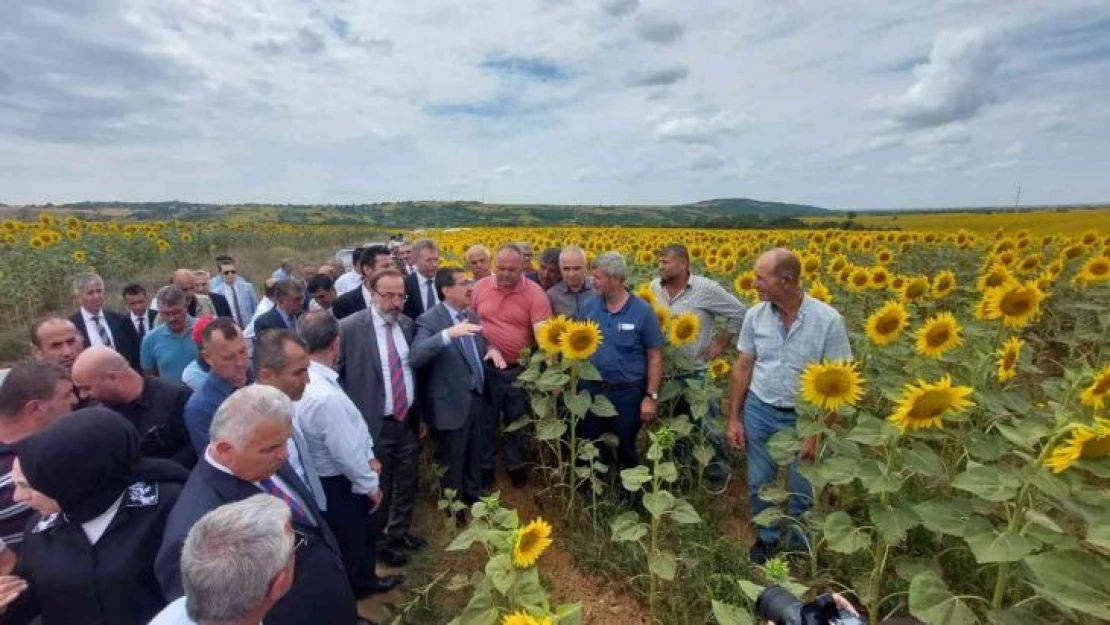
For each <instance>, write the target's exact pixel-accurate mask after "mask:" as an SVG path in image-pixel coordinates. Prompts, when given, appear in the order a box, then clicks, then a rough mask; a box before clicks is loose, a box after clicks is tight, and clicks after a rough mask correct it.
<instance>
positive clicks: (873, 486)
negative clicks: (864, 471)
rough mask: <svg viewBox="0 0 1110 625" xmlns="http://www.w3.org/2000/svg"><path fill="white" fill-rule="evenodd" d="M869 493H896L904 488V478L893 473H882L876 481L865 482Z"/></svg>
mask: <svg viewBox="0 0 1110 625" xmlns="http://www.w3.org/2000/svg"><path fill="white" fill-rule="evenodd" d="M861 481H862V482H863V485H864V486H865V487H866V488H867V492H869V493H872V494H875V495H877V494H880V493H896V492H898V491H899V490H900V489H901V488H902V478H900V477H898V475H896V474H893V473H881V474H879V475H878V476H876V477H875V478H874V479H871V480H868V481H863V480H861Z"/></svg>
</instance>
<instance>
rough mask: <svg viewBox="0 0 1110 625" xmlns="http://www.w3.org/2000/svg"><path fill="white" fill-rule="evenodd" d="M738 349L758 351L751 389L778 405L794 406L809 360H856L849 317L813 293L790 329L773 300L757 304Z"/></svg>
mask: <svg viewBox="0 0 1110 625" xmlns="http://www.w3.org/2000/svg"><path fill="white" fill-rule="evenodd" d="M737 348H738V349H739V350H740V351H741V352H744V353H745V354H754V355H755V369H754V370H753V371H752V383H751V386H750V388H749V390H750V391H751V392H752V393H755V396H756V397H758V398H759V399H760V400H761V401H763V402H764V403H767V404H771V405H772V406H775V407H777V408H793V407H794V403H795V400H796V398H797V396H798V386H799V380H800V378H801V375H802V371H804V370H805V368H806V366H807V365H808V364H809V363H811V362H815V361H820V360H851V359H852V347H851V345H849V344H848V331H847V330H846V329H845V328H844V318H843V317H841V316H840V313H838V312H837V311H836V309H834V308H833V307H832V306H829V305H828V304H826V303H824V302H822V301H820V300H816V299H814V298H812V297H810V296H808V295H806V296H804V297H803V298H802V305H801V307H800V308H799V309H798V318H797V319H795V320H794V323H793V324H791V326H790V331H789V332H786V331H785V328H783V326H782V317H781V316H780V315H779V311H778V309H777V308H775V307H774V306H773V305H772V304H771V303H770V302H760V303H758V304H756V305H755V306H752V307H751V308H750V309H748V314H747V315H745V316H744V327H743V329H741V330H740V341H739V342H738V344H737Z"/></svg>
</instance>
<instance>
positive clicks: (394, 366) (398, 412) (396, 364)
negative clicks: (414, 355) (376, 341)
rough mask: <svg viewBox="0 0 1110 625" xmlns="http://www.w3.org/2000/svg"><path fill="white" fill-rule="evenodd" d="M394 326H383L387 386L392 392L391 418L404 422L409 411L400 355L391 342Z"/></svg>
mask: <svg viewBox="0 0 1110 625" xmlns="http://www.w3.org/2000/svg"><path fill="white" fill-rule="evenodd" d="M393 328H394V324H392V323H389V322H386V324H385V345H386V349H387V351H388V356H389V386H390V388H391V389H392V391H393V418H394V419H396V420H398V421H404V420H405V415H406V414H407V413H408V410H409V397H408V393H407V392H406V391H405V370H404V368H402V367H401V354H400V353H399V352H398V351H397V344H396V343H395V342H394V341H393Z"/></svg>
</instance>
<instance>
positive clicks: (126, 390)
mask: <svg viewBox="0 0 1110 625" xmlns="http://www.w3.org/2000/svg"><path fill="white" fill-rule="evenodd" d="M73 386H74V388H75V389H76V390H77V394H78V395H79V396H80V397H81V398H82V399H85V400H95V401H98V402H100V403H101V404H103V405H104V406H105V407H107V408H111V409H112V410H115V411H116V412H118V413H120V414H121V415H123V416H124V417H126V418H127V420H128V421H130V422H131V424H132V425H134V426H135V428H136V429H137V430H139V435H140V436H141V437H142V441H141V448H142V453H143V455H144V456H147V457H151V458H169V459H171V460H175V461H177V462H179V463H180V464H181V465H182V466H185V467H186V468H191V467H192V466H193V465H194V464H196V462H197V457H196V454H195V453H193V447H192V445H190V444H189V434H188V432H187V431H186V429H185V416H184V415H185V404H186V403H187V402H188V401H189V397H190V396H191V395H192V393H193V391H192V390H191V389H190V388H189V387H187V386H185V385H184V384H181V383H178V382H173V381H170V380H164V379H162V378H155V377H148V376H142V375H139V374H138V373H136V372H135V370H134V369H132V368H131V367H129V366H128V365H127V360H125V359H124V358H123V357H122V356H120V355H119V354H117V353H116V352H115V351H113V350H111V349H109V348H106V347H101V346H96V347H90V348H89V349H86V350H85V351H84V352H82V353H81V355H80V356H78V357H77V361H76V362H74V363H73Z"/></svg>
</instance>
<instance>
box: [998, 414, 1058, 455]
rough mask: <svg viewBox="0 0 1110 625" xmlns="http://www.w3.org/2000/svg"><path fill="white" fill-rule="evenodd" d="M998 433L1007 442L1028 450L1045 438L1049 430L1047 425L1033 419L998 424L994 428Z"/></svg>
mask: <svg viewBox="0 0 1110 625" xmlns="http://www.w3.org/2000/svg"><path fill="white" fill-rule="evenodd" d="M994 428H995V429H996V430H998V433H999V434H1001V435H1002V436H1005V437H1006V440H1008V441H1010V442H1011V443H1013V444H1015V445H1017V446H1018V447H1024V448H1026V449H1032V448H1033V445H1034V443H1036V442H1037V441H1039V440H1041V439H1042V438H1044V437H1045V436H1046V435H1047V434H1048V432H1049V428H1048V426H1047V425H1044V424H1041V423H1037V422H1036V421H1033V420H1031V419H1023V420H1019V421H1014V422H1013V423H998V424H996V425H995V426H994Z"/></svg>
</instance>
